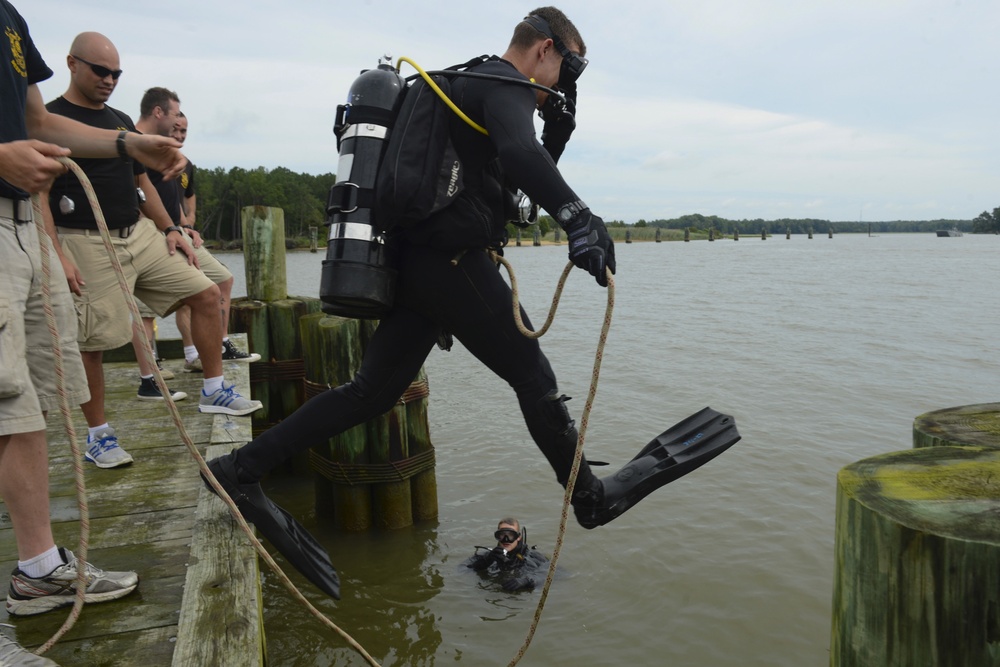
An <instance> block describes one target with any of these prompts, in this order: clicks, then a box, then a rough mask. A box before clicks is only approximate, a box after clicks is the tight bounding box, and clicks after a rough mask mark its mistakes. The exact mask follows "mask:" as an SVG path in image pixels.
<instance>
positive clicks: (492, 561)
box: [465, 543, 549, 591]
mask: <svg viewBox="0 0 1000 667" xmlns="http://www.w3.org/2000/svg"><path fill="white" fill-rule="evenodd" d="M548 562H549V559H548V558H546V557H545V556H544V555H542V553H541V552H540V551H538V550H536V549H535V548H534V547H530V548H529V547H528V545H527V544H523V543H522V544H521V545H520V546H518V547H517V548H516V549H514V550H513V551H509V552H504V550H503V548H502V547H499V546H497V547H494V548H493V549H488V548H486V547H476V553H475V554H473V555H472V556H470V557H469V559H468V560H467V561H465V566H466V567H468V568H470V569H472V570H475V571H476V572H479V573H480V574H482V575H484V576H487V577H489V578H491V579H496V580H497V582H498V583H499V584H500V586H501V588H503V589H504V590H506V591H524V590H530V589H532V588H534V587H535V586H536V585H537V584H538V583H539V580H540V579H541V576H542V573H541V570H542V568H543V567H545V565H547V564H548Z"/></svg>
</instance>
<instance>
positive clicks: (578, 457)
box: [494, 254, 615, 667]
mask: <svg viewBox="0 0 1000 667" xmlns="http://www.w3.org/2000/svg"><path fill="white" fill-rule="evenodd" d="M494 257H495V259H496V260H497V261H499V262H500V263H501V264H503V266H504V268H505V269H507V273H508V274H509V275H510V287H511V291H512V292H513V299H512V300H513V304H514V321H515V322H516V323H517V328H518V330H519V331H520V332H521V333H522V334H523V335H525V336H527V337H528V338H539V337H541V336H542V335H543V334H544V333H545V332H546V331H547V330H548V328H549V325H550V324H551V323H552V319H553V318H554V317H555V312H556V308H557V307H558V305H559V298H560V296H561V295H562V290H563V286H564V285H565V283H566V278H567V277H568V276H569V273H570V271H572V270H573V263H572V262H569V263H568V264H567V265H566V268H565V269H564V270H563V273H562V276H561V277H560V278H559V284H558V286H557V287H556V292H555V294H554V295H553V297H552V307H551V308H550V310H549V316H548V318H547V319H546V321H545V324H544V325H543V326H542V328H541V329H539V330H538V331H537V332H535V331H531V330H530V329H528V328H527V327H525V326H524V321H523V319H522V318H521V305H520V298H519V295H518V289H517V278H515V276H514V270H513V269H512V268H511V265H510V263H509V262H508V261H507V260H505V259H504V258H503V257H501V256H499V255H496V254H494ZM607 276H608V305H607V308H606V309H605V311H604V324H603V326H602V327H601V336H600V338H599V339H598V342H597V353H596V354H595V355H594V369H593V372H592V373H591V377H590V391H589V392H588V394H587V403H586V405H584V408H583V415H582V416H581V417H580V432H579V438H578V439H577V441H576V451H575V452H574V454H573V466H572V468H570V472H569V479H568V480H567V481H566V493H565V495H564V496H563V506H562V514H561V516H560V518H559V532H558V533H557V535H556V545H555V548H554V549H553V551H552V559H551V560H550V561H549V570H548V573H547V574H546V576H545V585H544V586H543V587H542V593H541V595H540V596H539V599H538V606H537V607H536V608H535V615H534V618H533V619H532V621H531V625H530V626H529V628H528V634H527V636H526V637H525V638H524V643H523V644H522V645H521V648H519V649H518V651H517V654H516V655H515V656H514V658H513V659H512V660H511V661H510V663H508V665H507V667H514V665H516V664H517V663H518V662H520V661H521V658H523V657H524V654H525V653H527V651H528V647H529V646H530V645H531V640H532V639H533V638H534V636H535V630H537V629H538V624H539V622H541V619H542V610H543V609H544V608H545V601H546V600H547V599H548V597H549V588H551V586H552V579H553V578H554V577H555V572H556V562H557V561H558V560H559V552H560V551H562V545H563V538H564V536H565V534H566V524H567V523H568V522H569V508H570V501H571V500H572V498H573V489H574V487H575V486H576V478H577V476H578V475H579V474H580V463H581V462H582V461H583V442H584V440H585V438H586V436H587V425H588V424H589V423H590V411H591V408H593V406H594V398H595V397H596V396H597V381H598V379H599V378H600V375H601V362H602V361H603V360H604V346H605V344H606V343H607V341H608V330H609V329H610V328H611V315H612V313H613V312H614V308H615V279H614V276H612V275H611V272H610V271H608V272H607Z"/></svg>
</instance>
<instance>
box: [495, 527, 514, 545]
mask: <svg viewBox="0 0 1000 667" xmlns="http://www.w3.org/2000/svg"><path fill="white" fill-rule="evenodd" d="M493 537H495V538H496V540H497V542H501V543H503V544H510V543H512V542H516V541H517V540H518V538H520V537H521V534H520V533H518V532H517V531H516V530H512V529H510V528H501V529H500V530H498V531H497V532H495V533H493Z"/></svg>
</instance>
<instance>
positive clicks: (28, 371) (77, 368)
mask: <svg viewBox="0 0 1000 667" xmlns="http://www.w3.org/2000/svg"><path fill="white" fill-rule="evenodd" d="M42 239H43V241H44V242H45V243H46V246H47V247H48V249H49V256H50V258H51V259H52V260H53V261H51V262H50V264H49V266H50V270H51V276H50V283H49V284H50V285H51V294H52V310H53V314H54V315H55V322H56V329H57V330H58V332H59V348H60V350H61V351H62V366H63V377H64V378H65V389H66V392H67V396H66V397H67V401H68V402H69V405H70V407H75V406H77V405H79V404H80V403H85V402H87V401H89V400H90V391H89V390H88V389H87V377H86V375H85V374H84V372H83V362H82V361H81V359H80V350H79V348H78V347H77V344H76V322H75V320H76V316H75V314H74V312H73V301H72V299H70V293H69V288H68V287H67V286H66V274H64V273H63V270H62V264H61V263H60V262H59V261H58V259H57V257H56V254H55V251H54V250H53V248H52V243H51V241H49V237H48V236H43V237H42ZM43 280H44V276H43V272H42V262H41V251H40V248H39V245H38V232H37V228H36V227H35V225H34V224H33V223H30V222H29V223H24V222H14V221H13V220H11V219H10V218H0V436H6V435H12V434H15V433H30V432H33V431H40V430H43V429H44V428H45V419H44V417H43V416H42V412H49V411H52V410H57V409H58V408H59V386H58V382H57V378H56V371H55V355H54V354H53V349H52V335H51V334H50V332H49V327H48V325H47V323H46V318H45V310H44V301H43V299H42V282H43Z"/></svg>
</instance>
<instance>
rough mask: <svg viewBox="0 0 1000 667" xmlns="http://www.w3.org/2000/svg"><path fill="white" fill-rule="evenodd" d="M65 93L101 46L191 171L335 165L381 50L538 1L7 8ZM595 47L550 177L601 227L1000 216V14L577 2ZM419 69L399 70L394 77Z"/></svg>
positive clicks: (33, 1) (503, 18)
mask: <svg viewBox="0 0 1000 667" xmlns="http://www.w3.org/2000/svg"><path fill="white" fill-rule="evenodd" d="M13 2H14V4H15V6H16V7H17V8H18V10H19V11H20V12H21V14H22V15H24V17H25V18H26V19H27V21H28V24H29V27H30V30H31V33H32V36H33V38H34V40H35V42H36V44H37V45H38V47H39V49H40V50H41V52H42V55H43V56H44V57H45V59H46V61H47V62H48V63H49V66H50V67H52V69H53V70H55V72H56V75H55V76H54V77H53V78H52V79H50V80H49V81H46V82H44V83H42V84H41V86H40V88H41V90H42V94H43V96H44V98H45V99H46V101H48V100H50V99H52V98H54V97H56V96H58V95H59V94H61V93H62V92H63V91H64V90H65V88H66V85H67V82H68V75H67V70H66V65H65V56H66V53H67V51H68V49H69V44H70V42H71V41H72V39H73V37H74V36H75V35H76V34H77V33H79V32H82V31H85V30H96V31H98V32H102V33H104V34H105V35H107V36H108V37H110V38H111V40H112V41H113V42H114V43H115V44H116V46H117V47H118V50H119V52H120V53H121V66H122V68H123V69H124V70H125V73H124V75H123V76H122V78H121V81H120V83H119V86H118V89H117V90H116V91H115V94H114V96H113V97H112V99H111V104H112V105H113V106H116V107H118V108H120V109H122V110H123V111H125V112H126V113H129V114H130V115H132V116H133V118H135V117H137V116H138V108H139V100H140V98H141V96H142V92H143V91H144V90H145V89H146V88H149V87H151V86H166V87H168V88H171V89H173V90H176V91H177V92H178V94H179V95H180V98H181V103H182V109H183V110H184V111H185V113H186V114H187V115H188V116H189V117H190V119H191V129H190V136H189V140H188V145H187V148H186V151H185V152H186V153H187V154H188V155H189V156H190V157H191V158H192V160H194V161H195V162H196V163H197V164H198V165H199V166H202V167H216V166H221V167H225V168H229V167H233V166H240V167H246V168H252V167H257V166H264V167H267V168H273V167H277V166H284V167H288V168H289V169H293V170H295V171H301V172H308V173H325V172H331V171H335V170H336V164H337V148H336V141H335V138H334V136H333V133H332V131H331V128H332V125H333V119H334V114H335V111H336V106H337V104H339V103H341V102H343V101H344V99H345V98H346V94H347V90H348V88H349V87H350V85H351V83H352V81H353V80H354V78H355V77H356V76H357V74H358V73H359V71H360V70H361V69H364V68H368V67H372V66H374V65H375V64H376V63H377V60H378V58H379V56H381V55H382V54H383V53H390V54H391V55H392V56H393V58H394V59H395V58H398V57H399V56H408V57H410V58H413V59H414V60H415V61H416V62H418V63H420V64H421V65H422V66H424V67H425V68H428V69H432V68H439V67H445V66H448V65H451V64H454V63H458V62H464V61H465V60H467V59H468V58H470V57H472V56H475V55H479V54H482V53H496V54H501V53H503V51H504V50H505V48H506V45H507V42H508V40H509V39H510V33H511V31H512V29H513V26H514V25H515V24H516V23H517V21H518V20H520V18H521V17H522V16H524V15H525V14H526V13H527V12H528V11H529V10H531V9H532V8H533V7H534V6H535V5H525V4H522V3H514V2H510V1H509V0H497V1H495V2H483V3H470V2H462V3H458V2H442V1H441V0H436V1H435V0H432V1H431V2H417V1H413V0H410V1H409V2H401V1H400V0H354V1H353V2H342V1H339V0H335V1H330V0H283V1H281V2H270V3H263V2H258V1H256V0H242V1H241V2H236V1H234V0H202V1H201V2H193V1H191V0H174V1H173V2H169V3H167V2H159V3H148V2H136V1H135V0H133V1H132V2H121V1H120V0H101V2H97V1H96V0H13ZM562 8H563V9H564V10H565V11H566V12H567V14H568V15H569V16H570V18H571V19H572V20H573V21H574V22H575V23H576V24H577V27H578V28H579V29H580V31H581V33H582V34H583V37H584V40H585V41H586V42H587V47H588V54H587V55H588V57H589V59H590V65H589V66H588V68H587V71H586V73H585V74H584V76H583V77H582V79H581V81H580V100H579V110H578V129H577V131H576V133H575V134H574V136H573V140H572V141H571V142H570V144H569V146H568V148H567V150H566V153H565V154H564V155H563V158H562V160H561V167H562V170H563V172H564V174H566V177H567V179H568V180H569V182H570V184H571V185H572V186H573V187H574V189H576V191H577V192H578V194H580V195H581V197H582V198H583V199H584V200H585V201H586V202H587V203H588V204H590V206H591V208H593V209H594V210H595V211H596V212H597V213H598V214H600V215H602V216H603V217H604V218H605V219H618V220H625V221H626V222H635V221H637V220H639V219H647V220H653V219H657V218H670V217H675V216H678V215H683V214H686V213H702V214H705V215H720V216H723V217H727V218H734V219H742V218H765V219H774V218H781V217H795V218H798V217H815V218H822V219H828V220H834V221H843V220H859V219H863V220H866V221H874V220H897V219H907V220H930V219H937V218H954V219H971V218H973V217H975V216H976V215H978V214H979V213H980V212H981V211H983V210H986V209H989V210H992V209H993V208H994V207H997V206H1000V132H998V120H997V119H998V117H1000V112H998V106H1000V104H998V103H1000V86H998V82H1000V76H998V75H1000V54H998V50H997V46H996V45H997V35H998V34H1000V2H997V1H996V0H805V1H803V0H684V1H683V2H682V1H679V0H655V1H654V0H646V1H643V2H637V1H633V0H621V1H620V2H617V3H610V2H607V1H606V0H604V1H598V0H575V1H574V2H573V3H572V5H563V6H562ZM412 73H413V71H412V70H411V69H410V68H409V66H408V65H405V64H404V65H403V74H404V75H409V74H412Z"/></svg>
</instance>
